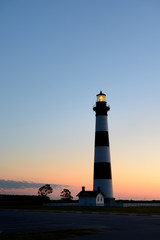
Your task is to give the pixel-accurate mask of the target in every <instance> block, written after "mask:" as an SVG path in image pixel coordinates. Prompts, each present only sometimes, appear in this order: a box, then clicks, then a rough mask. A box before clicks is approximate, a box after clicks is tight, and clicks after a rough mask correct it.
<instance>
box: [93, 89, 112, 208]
mask: <svg viewBox="0 0 160 240" xmlns="http://www.w3.org/2000/svg"><path fill="white" fill-rule="evenodd" d="M93 110H94V111H95V113H96V126H95V151H94V179H93V191H96V190H97V189H98V188H100V189H101V191H102V192H103V194H104V197H105V202H106V203H107V202H108V203H111V202H112V201H113V189H112V174H111V161H110V148H109V134H108V119H107V116H108V111H109V110H110V107H109V106H108V105H107V102H106V95H105V94H104V93H102V91H100V93H99V94H97V101H96V105H95V106H94V107H93Z"/></svg>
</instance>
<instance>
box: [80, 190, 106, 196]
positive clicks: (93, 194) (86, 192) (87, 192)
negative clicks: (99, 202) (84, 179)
mask: <svg viewBox="0 0 160 240" xmlns="http://www.w3.org/2000/svg"><path fill="white" fill-rule="evenodd" d="M99 193H101V194H102V195H103V196H104V193H103V192H101V191H81V192H79V193H78V194H77V196H78V197H97V195H98V194H99Z"/></svg>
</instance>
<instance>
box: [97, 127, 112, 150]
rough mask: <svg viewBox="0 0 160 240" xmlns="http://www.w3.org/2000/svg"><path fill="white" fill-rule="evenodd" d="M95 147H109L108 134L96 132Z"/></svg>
mask: <svg viewBox="0 0 160 240" xmlns="http://www.w3.org/2000/svg"><path fill="white" fill-rule="evenodd" d="M96 146H107V147H109V137H108V132H106V131H98V132H96V134H95V147H96Z"/></svg>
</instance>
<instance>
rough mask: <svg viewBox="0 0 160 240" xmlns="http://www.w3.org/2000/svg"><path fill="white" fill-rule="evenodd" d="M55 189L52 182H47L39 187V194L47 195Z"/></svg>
mask: <svg viewBox="0 0 160 240" xmlns="http://www.w3.org/2000/svg"><path fill="white" fill-rule="evenodd" d="M52 192H53V189H52V187H51V186H50V184H46V185H44V186H42V187H40V188H39V190H38V195H39V196H42V197H47V195H48V194H50V193H52Z"/></svg>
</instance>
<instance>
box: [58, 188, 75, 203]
mask: <svg viewBox="0 0 160 240" xmlns="http://www.w3.org/2000/svg"><path fill="white" fill-rule="evenodd" d="M60 196H61V197H62V198H61V200H65V201H68V200H72V199H73V197H72V196H71V192H70V191H69V190H68V189H66V188H64V189H63V191H62V192H61V195H60Z"/></svg>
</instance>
